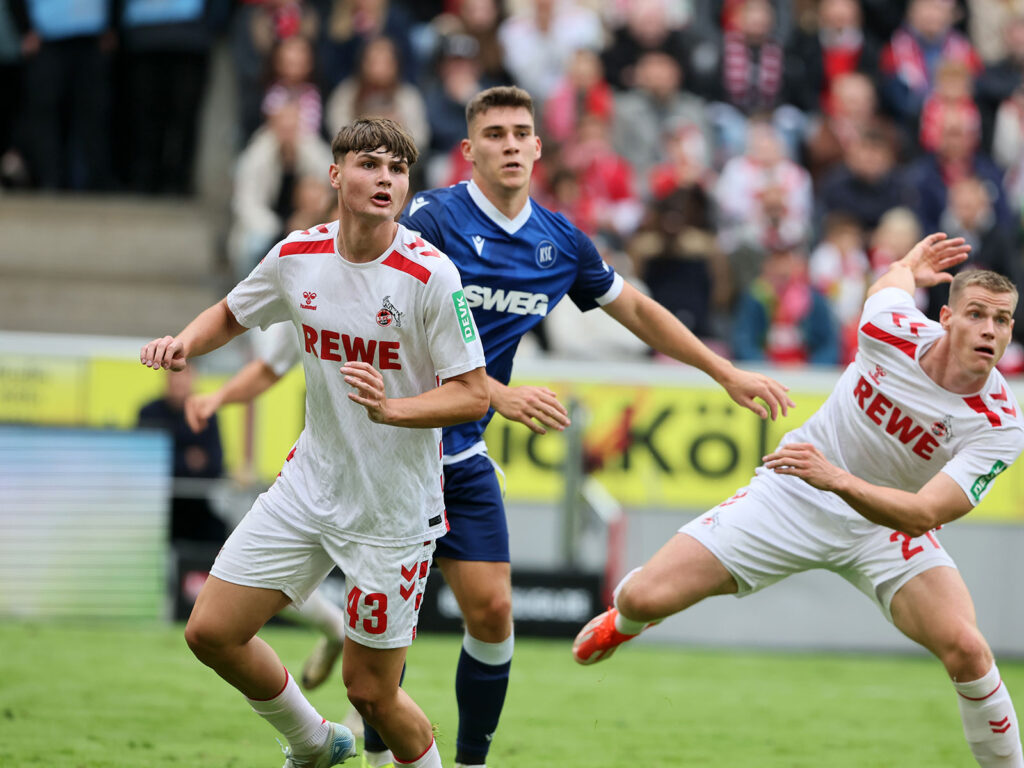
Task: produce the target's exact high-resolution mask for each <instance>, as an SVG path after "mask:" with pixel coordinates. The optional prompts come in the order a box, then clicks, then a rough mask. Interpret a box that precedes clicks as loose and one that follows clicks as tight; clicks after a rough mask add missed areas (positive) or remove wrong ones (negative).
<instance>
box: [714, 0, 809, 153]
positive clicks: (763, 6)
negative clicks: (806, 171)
mask: <svg viewBox="0 0 1024 768" xmlns="http://www.w3.org/2000/svg"><path fill="white" fill-rule="evenodd" d="M774 26H775V15H774V10H773V7H772V4H771V3H770V2H768V0H743V3H742V5H741V6H740V8H739V17H738V21H737V27H736V29H734V30H730V31H726V32H725V34H724V35H723V38H722V51H721V60H720V68H719V72H718V75H717V76H716V83H715V84H716V89H715V92H714V99H715V102H714V103H713V104H712V105H711V109H710V112H711V121H712V125H713V126H714V130H715V137H716V148H717V151H718V154H719V158H720V162H724V161H725V160H728V159H729V158H732V157H735V156H737V155H738V154H739V153H741V152H742V151H743V148H744V146H745V145H746V132H747V118H748V117H750V116H752V115H754V114H769V115H771V118H772V122H773V123H774V124H775V126H776V129H777V130H778V131H779V135H780V136H781V137H782V139H783V140H784V142H785V146H786V148H787V152H788V154H789V156H790V157H796V156H797V152H798V149H799V146H800V144H801V142H802V140H803V134H804V131H805V128H806V121H807V119H806V116H805V115H804V113H803V112H802V111H801V110H803V109H810V108H813V107H814V106H816V95H815V94H814V92H813V91H814V89H813V88H800V87H795V84H791V83H788V82H787V80H786V57H785V53H784V50H783V46H782V42H781V40H780V39H779V38H778V37H777V36H776V34H775V32H774V31H773V30H774Z"/></svg>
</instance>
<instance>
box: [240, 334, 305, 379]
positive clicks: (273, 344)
mask: <svg viewBox="0 0 1024 768" xmlns="http://www.w3.org/2000/svg"><path fill="white" fill-rule="evenodd" d="M252 346H253V352H254V353H255V355H256V358H257V359H258V360H262V361H263V362H264V363H265V364H266V365H267V366H269V368H270V369H271V370H272V371H273V372H274V373H275V374H277V375H278V376H279V377H280V376H284V375H285V374H286V373H288V371H290V370H291V369H292V368H294V367H295V366H296V365H297V364H298V363H299V355H300V350H299V339H298V336H297V335H296V332H295V326H294V325H292V324H291V323H275V324H274V325H272V326H270V327H269V328H267V330H265V331H263V330H259V329H256V330H254V331H253V338H252Z"/></svg>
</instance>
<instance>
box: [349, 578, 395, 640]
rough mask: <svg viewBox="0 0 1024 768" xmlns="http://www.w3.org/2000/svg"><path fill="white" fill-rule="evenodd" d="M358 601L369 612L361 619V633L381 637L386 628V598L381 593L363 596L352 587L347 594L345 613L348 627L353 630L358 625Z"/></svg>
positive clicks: (361, 591)
mask: <svg viewBox="0 0 1024 768" xmlns="http://www.w3.org/2000/svg"><path fill="white" fill-rule="evenodd" d="M360 601H361V602H362V604H363V605H364V606H366V608H367V609H368V610H369V614H370V615H369V616H368V617H367V618H365V619H363V620H362V621H363V631H364V632H366V633H367V634H368V635H382V634H384V632H385V631H387V628H388V596H387V595H385V594H384V593H382V592H370V593H369V594H363V590H361V589H360V588H359V587H352V589H351V591H350V592H349V593H348V601H347V602H346V606H345V607H346V612H347V613H348V625H349V626H350V627H352V628H353V629H355V628H356V626H357V625H358V623H359V603H360Z"/></svg>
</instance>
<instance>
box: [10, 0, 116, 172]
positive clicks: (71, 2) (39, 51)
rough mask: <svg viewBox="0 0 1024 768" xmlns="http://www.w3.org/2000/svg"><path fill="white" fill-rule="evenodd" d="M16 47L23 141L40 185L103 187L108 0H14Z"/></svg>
mask: <svg viewBox="0 0 1024 768" xmlns="http://www.w3.org/2000/svg"><path fill="white" fill-rule="evenodd" d="M13 8H14V10H15V20H16V22H17V23H18V25H19V31H21V32H22V40H21V50H22V52H23V54H24V73H25V81H24V90H23V95H24V149H25V159H26V161H27V163H28V166H29V171H30V174H31V176H32V179H33V181H34V183H35V184H37V185H38V186H40V187H42V188H44V189H77V190H103V189H109V188H110V186H111V183H112V176H111V167H110V150H111V148H110V143H109V136H110V133H109V129H110V126H109V124H108V121H107V118H108V116H109V114H110V105H111V90H112V89H111V71H110V70H111V53H112V51H113V49H114V45H115V41H116V36H115V34H114V31H113V30H114V24H115V20H114V18H113V15H112V14H113V9H112V0H57V1H56V2H53V1H50V2H48V1H47V0H24V5H21V4H15V5H14V6H13Z"/></svg>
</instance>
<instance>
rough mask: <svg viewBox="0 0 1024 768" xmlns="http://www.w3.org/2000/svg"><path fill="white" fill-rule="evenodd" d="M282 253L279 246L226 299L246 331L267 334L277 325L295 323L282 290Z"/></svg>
mask: <svg viewBox="0 0 1024 768" xmlns="http://www.w3.org/2000/svg"><path fill="white" fill-rule="evenodd" d="M282 242H283V241H282ZM280 252H281V243H278V244H277V245H275V246H274V247H273V248H271V249H270V252H269V253H268V254H267V255H266V256H265V257H264V258H263V260H262V261H261V262H260V263H259V264H257V265H256V267H255V268H254V269H253V271H252V272H250V273H249V276H248V277H247V278H245V279H244V280H243V281H242V282H240V283H239V284H238V285H236V286H235V287H234V288H232V289H231V292H230V293H229V294H228V296H227V302H228V309H230V310H231V314H233V315H234V316H235V319H236V320H237V321H238V322H239V323H241V324H242V325H244V326H245V327H246V328H254V327H256V326H259V327H260V328H262V329H264V330H266V329H267V328H268V327H270V326H271V325H273V324H274V323H280V322H282V321H284V320H291V319H292V316H291V313H290V312H289V311H288V307H287V303H286V302H285V300H284V295H283V291H282V290H281V281H280V274H279V272H280V261H281V258H280Z"/></svg>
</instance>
